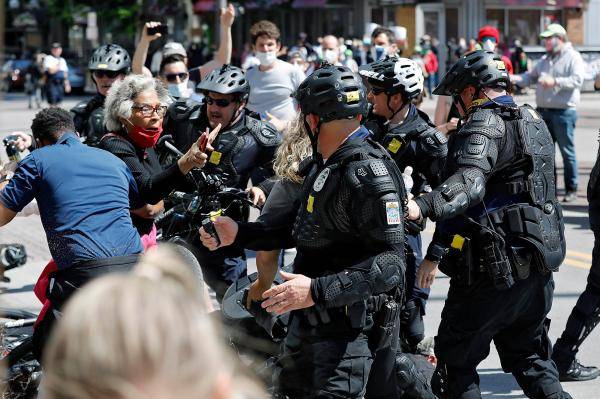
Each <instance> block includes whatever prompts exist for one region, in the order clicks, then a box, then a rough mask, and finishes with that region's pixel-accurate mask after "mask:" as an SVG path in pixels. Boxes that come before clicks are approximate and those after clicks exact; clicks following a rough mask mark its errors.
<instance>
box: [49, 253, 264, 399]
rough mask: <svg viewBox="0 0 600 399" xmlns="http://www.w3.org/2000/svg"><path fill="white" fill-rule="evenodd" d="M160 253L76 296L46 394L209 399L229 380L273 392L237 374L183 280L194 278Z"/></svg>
mask: <svg viewBox="0 0 600 399" xmlns="http://www.w3.org/2000/svg"><path fill="white" fill-rule="evenodd" d="M158 251H160V248H159V249H158V250H157V252H158ZM168 256H170V254H169V253H167V254H166V257H168ZM153 257H154V259H153V260H152V262H154V266H153V265H152V264H151V263H150V264H144V260H142V266H140V267H138V270H137V271H136V272H135V273H131V274H113V275H108V276H104V277H100V278H98V279H97V280H95V281H92V282H91V283H90V284H88V285H86V286H85V287H84V288H83V289H81V290H80V291H79V292H77V293H76V294H75V295H74V296H73V298H72V299H71V300H70V301H69V303H68V304H67V306H66V307H65V312H64V316H63V318H62V319H61V320H60V322H59V323H58V325H57V326H56V328H55V330H54V332H53V334H52V337H51V339H50V341H49V343H48V347H47V348H46V352H45V355H44V366H45V372H44V379H43V382H42V383H43V386H42V390H43V393H44V397H45V398H46V399H109V398H111V399H113V398H114V399H149V398H180V397H190V398H192V397H193V398H210V397H212V396H213V394H214V393H215V392H217V391H218V390H219V389H220V388H219V384H220V382H222V381H224V380H227V381H230V382H231V384H233V386H232V388H231V392H232V394H234V393H235V394H238V393H243V396H236V397H242V398H264V397H266V395H265V394H264V392H262V391H261V390H260V388H258V385H256V384H254V383H253V382H251V381H250V380H249V379H247V378H245V377H241V378H240V377H239V376H235V377H234V374H235V373H236V370H235V367H236V364H235V361H234V359H233V357H232V354H231V353H229V351H228V350H226V348H225V347H224V346H223V343H222V342H221V341H220V339H219V329H218V326H216V325H215V324H214V323H213V321H212V320H211V318H210V317H209V315H208V314H206V312H205V310H204V306H203V304H202V302H200V301H199V300H197V298H198V296H197V295H198V292H194V288H193V286H194V285H187V286H186V285H182V284H181V279H182V278H184V279H185V278H189V277H190V274H188V273H187V271H186V270H185V266H182V265H181V264H178V262H177V260H176V259H173V258H171V259H170V263H171V264H170V265H169V266H168V267H155V266H156V259H157V255H156V254H154V255H153ZM162 258H163V259H165V254H163V256H162ZM153 268H154V270H155V272H152V271H150V270H152V269H153ZM178 268H179V270H178ZM140 270H142V271H141V272H140ZM186 276H187V277H186ZM159 277H160V278H159ZM235 384H239V385H238V386H236V385H235ZM240 385H243V388H242V387H241V386H240Z"/></svg>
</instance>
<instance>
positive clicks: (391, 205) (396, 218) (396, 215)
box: [385, 201, 400, 224]
mask: <svg viewBox="0 0 600 399" xmlns="http://www.w3.org/2000/svg"><path fill="white" fill-rule="evenodd" d="M385 215H386V217H387V224H400V204H399V203H398V201H389V202H386V203H385Z"/></svg>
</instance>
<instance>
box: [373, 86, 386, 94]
mask: <svg viewBox="0 0 600 399" xmlns="http://www.w3.org/2000/svg"><path fill="white" fill-rule="evenodd" d="M371 93H373V95H374V96H378V95H380V94H381V93H385V89H382V88H381V87H375V86H371Z"/></svg>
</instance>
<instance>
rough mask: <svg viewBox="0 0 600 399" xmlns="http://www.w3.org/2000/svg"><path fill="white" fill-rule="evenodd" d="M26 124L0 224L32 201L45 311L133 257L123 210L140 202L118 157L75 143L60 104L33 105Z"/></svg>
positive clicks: (133, 235)
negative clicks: (45, 277)
mask: <svg viewBox="0 0 600 399" xmlns="http://www.w3.org/2000/svg"><path fill="white" fill-rule="evenodd" d="M31 130H32V132H33V137H34V139H35V141H36V148H37V149H36V150H35V151H33V152H32V153H31V154H30V155H29V156H27V157H26V158H25V159H23V160H22V161H21V162H20V163H19V165H18V167H17V169H16V170H15V173H14V176H13V177H12V178H11V179H10V180H9V181H8V182H6V181H5V182H3V183H0V188H2V191H0V226H4V225H6V224H7V223H9V222H10V221H11V220H12V219H13V218H14V217H15V215H16V214H17V213H18V212H20V211H21V210H22V209H23V208H24V207H25V205H27V204H28V203H29V202H31V201H32V200H33V199H34V198H35V199H36V200H37V204H38V207H39V211H40V217H41V220H42V225H43V227H44V230H45V232H46V237H47V239H48V248H49V249H50V253H51V254H52V257H53V258H54V260H55V262H56V264H57V267H58V270H57V271H55V272H53V273H52V274H51V276H50V277H51V283H50V286H51V289H50V290H49V292H48V299H49V300H50V302H51V304H52V309H53V310H60V309H61V307H62V305H63V304H64V302H65V301H66V300H67V299H68V298H69V296H70V295H71V294H72V293H73V292H74V291H75V290H76V289H77V288H79V287H81V286H82V285H83V284H84V283H86V282H87V281H89V280H90V279H91V278H93V277H95V276H97V275H99V274H103V273H106V272H112V271H126V270H129V269H130V268H131V266H133V264H135V262H136V261H137V258H138V254H140V253H141V252H142V251H143V247H142V243H141V241H140V236H139V234H138V232H137V230H136V229H135V227H134V226H133V223H132V221H131V216H130V214H129V210H130V209H136V208H139V207H141V206H142V205H143V203H142V202H141V201H140V200H139V198H138V189H137V186H136V183H135V180H134V179H133V176H132V174H131V172H130V171H129V169H128V168H127V166H126V165H125V163H124V162H123V161H121V160H120V159H118V158H117V157H115V156H114V155H112V154H110V153H109V152H106V151H103V150H100V149H96V148H91V147H88V146H86V145H84V144H82V143H81V142H80V140H79V137H78V136H77V134H76V133H74V132H75V127H74V125H73V119H72V117H71V115H70V114H69V113H68V112H67V111H65V110H63V109H60V108H49V109H44V110H42V111H40V112H39V113H38V114H37V115H36V117H35V118H34V120H33V123H32V125H31ZM2 186H5V187H2ZM54 313H55V312H53V311H49V312H47V313H46V314H45V316H44V318H43V320H42V321H41V322H40V323H39V324H38V326H37V327H36V330H35V334H34V345H35V346H36V351H37V354H38V355H39V354H41V348H42V347H43V343H44V342H45V338H46V336H47V333H48V332H49V331H50V327H51V325H52V323H53V321H54Z"/></svg>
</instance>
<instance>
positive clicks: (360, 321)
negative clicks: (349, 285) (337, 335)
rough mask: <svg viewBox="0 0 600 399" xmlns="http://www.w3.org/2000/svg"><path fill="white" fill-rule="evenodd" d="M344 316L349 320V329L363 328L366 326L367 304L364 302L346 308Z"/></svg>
mask: <svg viewBox="0 0 600 399" xmlns="http://www.w3.org/2000/svg"><path fill="white" fill-rule="evenodd" d="M346 315H347V316H348V319H349V320H350V327H352V328H365V326H366V325H367V304H366V303H365V301H360V302H354V303H353V304H352V305H350V306H346Z"/></svg>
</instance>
